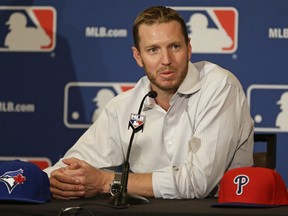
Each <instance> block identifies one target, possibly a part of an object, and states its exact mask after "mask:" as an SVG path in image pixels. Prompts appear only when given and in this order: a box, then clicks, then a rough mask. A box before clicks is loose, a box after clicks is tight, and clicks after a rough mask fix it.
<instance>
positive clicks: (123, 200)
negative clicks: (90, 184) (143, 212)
mask: <svg viewBox="0 0 288 216" xmlns="http://www.w3.org/2000/svg"><path fill="white" fill-rule="evenodd" d="M148 96H149V97H151V98H156V97H157V92H156V91H150V92H148V93H147V94H146V95H145V96H144V97H143V99H142V101H141V104H140V107H139V110H138V114H131V118H134V120H135V121H137V124H134V123H133V122H134V121H131V119H130V121H129V126H128V128H129V127H131V128H132V129H133V131H132V134H131V137H130V141H129V145H128V149H127V154H126V159H125V162H124V164H123V170H122V178H121V187H120V191H119V192H118V193H116V194H115V195H113V196H112V197H111V198H110V199H109V201H108V203H109V204H111V205H113V206H114V207H115V208H127V207H128V206H129V205H130V204H146V203H149V201H148V200H147V199H146V198H144V197H141V196H138V195H136V194H128V193H127V184H128V177H129V170H130V164H129V157H130V151H131V147H132V142H133V139H134V135H135V133H137V132H138V131H139V130H140V129H142V131H143V126H144V122H145V117H144V116H141V115H140V114H141V111H142V107H143V104H144V101H145V99H146V97H148ZM139 122H140V124H139Z"/></svg>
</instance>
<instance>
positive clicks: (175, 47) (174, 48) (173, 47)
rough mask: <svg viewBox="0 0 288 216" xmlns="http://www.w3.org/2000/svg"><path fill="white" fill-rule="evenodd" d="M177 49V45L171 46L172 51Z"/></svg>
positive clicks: (178, 46)
mask: <svg viewBox="0 0 288 216" xmlns="http://www.w3.org/2000/svg"><path fill="white" fill-rule="evenodd" d="M179 48H180V45H178V44H174V45H172V46H171V49H172V50H178V49H179Z"/></svg>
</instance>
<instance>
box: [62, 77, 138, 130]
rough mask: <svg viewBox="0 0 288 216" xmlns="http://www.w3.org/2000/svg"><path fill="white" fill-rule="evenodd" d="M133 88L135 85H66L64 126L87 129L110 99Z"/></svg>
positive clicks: (97, 83) (77, 83)
mask: <svg viewBox="0 0 288 216" xmlns="http://www.w3.org/2000/svg"><path fill="white" fill-rule="evenodd" d="M134 86H135V83H116V82H115V83H104V82H103V83H102V82H70V83H68V84H67V85H66V86H65V94H64V124H65V125H66V127H68V128H88V127H89V126H90V125H91V124H92V123H93V122H95V121H96V120H97V119H98V117H99V116H100V114H101V112H102V110H103V108H104V107H105V106H106V104H107V103H108V102H109V101H110V100H111V99H112V98H114V97H115V96H116V95H117V94H119V93H121V92H124V91H127V90H129V89H131V88H133V87H134ZM82 101H83V103H80V102H82ZM127 121H128V120H127Z"/></svg>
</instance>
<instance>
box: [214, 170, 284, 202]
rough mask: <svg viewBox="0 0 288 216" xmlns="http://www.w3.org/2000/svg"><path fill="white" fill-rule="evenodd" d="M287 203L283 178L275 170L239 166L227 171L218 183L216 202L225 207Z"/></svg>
mask: <svg viewBox="0 0 288 216" xmlns="http://www.w3.org/2000/svg"><path fill="white" fill-rule="evenodd" d="M282 205H288V192H287V188H286V185H285V182H284V180H283V179H282V177H281V176H280V174H279V173H277V172H276V171H275V170H272V169H268V168H263V167H240V168H234V169H231V170H229V171H227V172H226V173H225V174H224V176H223V178H222V180H221V183H220V189H219V194H218V204H215V205H212V206H213V207H217V206H224V207H225V206H226V207H233V206H235V207H236V206H238V207H241V206H242V207H277V206H282Z"/></svg>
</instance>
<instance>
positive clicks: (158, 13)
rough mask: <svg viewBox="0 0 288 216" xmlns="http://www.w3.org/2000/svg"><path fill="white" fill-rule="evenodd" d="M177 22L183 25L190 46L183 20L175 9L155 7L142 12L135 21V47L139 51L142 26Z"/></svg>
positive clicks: (186, 41)
mask: <svg viewBox="0 0 288 216" xmlns="http://www.w3.org/2000/svg"><path fill="white" fill-rule="evenodd" d="M171 21H176V22H178V23H179V24H180V25H181V29H182V33H183V36H184V40H185V43H186V44H188V33H187V28H186V24H185V22H184V20H183V18H182V17H181V16H180V15H179V14H178V13H177V12H176V11H175V10H173V9H171V8H168V7H164V6H153V7H150V8H147V9H146V10H144V11H143V12H141V13H140V14H139V15H138V16H137V18H136V19H135V21H134V25H133V39H134V46H135V47H136V48H137V49H138V50H139V41H140V36H139V27H140V25H141V24H146V25H152V24H155V23H168V22H171Z"/></svg>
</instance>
